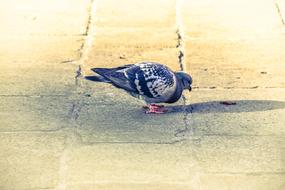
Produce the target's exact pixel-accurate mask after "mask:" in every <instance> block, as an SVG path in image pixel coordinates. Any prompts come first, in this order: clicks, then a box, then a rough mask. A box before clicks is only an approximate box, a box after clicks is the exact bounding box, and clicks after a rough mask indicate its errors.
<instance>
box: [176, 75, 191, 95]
mask: <svg viewBox="0 0 285 190" xmlns="http://www.w3.org/2000/svg"><path fill="white" fill-rule="evenodd" d="M175 75H176V77H177V78H178V79H179V80H180V82H181V85H182V87H183V89H188V90H189V91H191V90H192V88H191V85H192V77H191V76H190V75H189V74H187V73H185V72H183V71H178V72H176V73H175Z"/></svg>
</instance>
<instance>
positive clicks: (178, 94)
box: [166, 79, 183, 103]
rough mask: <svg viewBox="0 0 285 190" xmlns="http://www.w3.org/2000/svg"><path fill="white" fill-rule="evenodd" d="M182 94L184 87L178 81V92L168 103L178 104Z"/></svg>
mask: <svg viewBox="0 0 285 190" xmlns="http://www.w3.org/2000/svg"><path fill="white" fill-rule="evenodd" d="M182 92H183V87H182V84H181V81H180V80H179V79H178V80H177V86H176V90H175V92H174V93H173V95H172V96H171V97H170V98H169V100H168V101H167V102H166V103H174V102H177V101H178V100H179V99H180V97H181V95H182Z"/></svg>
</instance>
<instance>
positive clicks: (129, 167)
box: [66, 143, 196, 188]
mask: <svg viewBox="0 0 285 190" xmlns="http://www.w3.org/2000/svg"><path fill="white" fill-rule="evenodd" d="M188 148H189V147H188ZM178 152H179V154H177V153H178ZM82 155H85V156H82ZM83 163H84V164H83ZM195 163H196V162H195V160H194V159H193V157H192V156H191V155H189V152H188V151H187V147H186V146H179V145H158V144H104V143H103V144H94V145H92V146H82V147H80V148H73V149H71V150H70V152H69V159H68V162H67V165H68V170H67V175H68V176H67V178H66V185H67V186H70V187H72V186H75V187H76V186H78V185H82V186H84V184H86V185H88V184H91V185H92V184H94V185H96V184H99V185H100V184H102V183H103V184H104V183H106V184H107V185H109V186H110V184H111V183H113V184H121V185H124V184H129V185H130V187H131V186H132V184H134V185H133V187H138V188H140V187H141V185H142V184H146V185H148V184H150V186H151V185H152V184H157V185H158V186H159V184H160V183H161V184H162V185H163V184H164V186H165V184H176V183H179V182H186V183H191V182H194V181H195V180H196V173H195V171H196V165H195ZM174 176H175V177H174ZM136 184H138V185H136ZM173 186H174V185H173Z"/></svg>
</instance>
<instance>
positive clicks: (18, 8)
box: [0, 0, 90, 35]
mask: <svg viewBox="0 0 285 190" xmlns="http://www.w3.org/2000/svg"><path fill="white" fill-rule="evenodd" d="M89 6H90V0H81V1H79V0H61V1H57V0H50V1H37V0H28V1H20V0H15V1H1V2H0V12H1V13H0V14H1V17H0V18H1V28H0V31H1V34H2V35H7V34H8V35H11V34H13V35H43V34H50V35H82V34H84V33H86V24H87V22H88V17H89V16H88V14H89V13H88V9H89Z"/></svg>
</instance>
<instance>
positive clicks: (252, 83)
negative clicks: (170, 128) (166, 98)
mask: <svg viewBox="0 0 285 190" xmlns="http://www.w3.org/2000/svg"><path fill="white" fill-rule="evenodd" d="M284 40H285V38H283V37H282V36H280V37H278V38H277V37H272V38H270V37H269V38H268V39H258V40H257V39H247V40H229V39H220V40H211V39H210V40H209V39H198V40H196V39H194V40H187V41H186V42H185V43H186V51H185V53H186V54H185V60H186V68H187V69H188V72H189V73H191V74H192V75H193V78H194V86H200V87H237V88H238V87H284V84H285V83H284V80H283V76H284V75H285V73H284V71H285V66H284V64H283V63H284V61H285V55H284V54H282V53H281V52H280V51H282V49H284V48H285V46H284V44H285V43H284ZM283 46H284V47H283ZM209 78H210V79H211V80H209Z"/></svg>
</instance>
